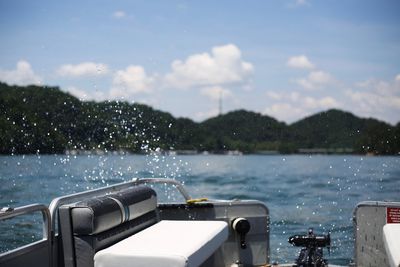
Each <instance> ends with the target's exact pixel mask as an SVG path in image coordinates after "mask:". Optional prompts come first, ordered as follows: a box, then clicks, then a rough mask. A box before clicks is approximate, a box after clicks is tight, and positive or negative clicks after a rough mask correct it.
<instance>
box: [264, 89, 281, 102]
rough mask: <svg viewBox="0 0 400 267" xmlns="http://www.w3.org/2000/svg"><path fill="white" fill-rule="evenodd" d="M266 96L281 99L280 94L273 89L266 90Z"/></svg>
mask: <svg viewBox="0 0 400 267" xmlns="http://www.w3.org/2000/svg"><path fill="white" fill-rule="evenodd" d="M266 95H267V97H268V98H270V99H273V100H281V99H282V95H281V94H279V93H276V92H273V91H268V92H267V93H266Z"/></svg>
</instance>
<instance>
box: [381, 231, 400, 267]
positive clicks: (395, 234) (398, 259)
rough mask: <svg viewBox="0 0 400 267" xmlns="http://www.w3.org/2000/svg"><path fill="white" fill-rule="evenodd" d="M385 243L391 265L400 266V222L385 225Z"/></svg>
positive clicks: (392, 266) (393, 266)
mask: <svg viewBox="0 0 400 267" xmlns="http://www.w3.org/2000/svg"><path fill="white" fill-rule="evenodd" d="M383 243H384V244H385V249H386V254H387V256H388V259H389V264H390V266H391V267H399V266H400V223H391V224H386V225H385V226H384V227H383Z"/></svg>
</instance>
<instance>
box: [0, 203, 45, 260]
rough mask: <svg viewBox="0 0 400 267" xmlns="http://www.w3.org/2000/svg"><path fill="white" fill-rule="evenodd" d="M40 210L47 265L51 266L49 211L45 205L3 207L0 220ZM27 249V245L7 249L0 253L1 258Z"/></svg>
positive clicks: (0, 211)
mask: <svg viewBox="0 0 400 267" xmlns="http://www.w3.org/2000/svg"><path fill="white" fill-rule="evenodd" d="M38 211H40V212H41V213H42V216H43V239H42V240H45V241H46V243H47V249H48V254H49V266H51V260H52V259H51V255H52V254H51V218H50V212H49V209H48V208H47V206H45V205H43V204H30V205H27V206H22V207H18V208H10V207H5V208H2V209H1V210H0V221H2V220H6V219H11V218H14V217H17V216H21V215H24V214H29V213H33V212H38ZM27 249H28V250H29V247H28V246H25V247H22V248H18V249H15V250H12V251H7V252H5V253H2V254H1V258H2V259H3V260H4V259H5V258H7V257H9V256H11V255H12V256H14V257H17V256H18V255H20V254H23V253H24V252H25V250H27Z"/></svg>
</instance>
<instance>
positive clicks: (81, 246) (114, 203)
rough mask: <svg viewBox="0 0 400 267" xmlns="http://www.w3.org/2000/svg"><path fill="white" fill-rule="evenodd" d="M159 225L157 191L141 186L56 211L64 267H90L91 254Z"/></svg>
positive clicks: (90, 199) (91, 261)
mask: <svg viewBox="0 0 400 267" xmlns="http://www.w3.org/2000/svg"><path fill="white" fill-rule="evenodd" d="M157 222H158V214H157V196H156V192H155V191H154V190H153V189H151V188H149V187H144V186H138V187H132V188H129V189H126V190H123V191H120V192H118V193H115V194H109V195H103V196H99V197H94V198H89V199H86V200H83V201H79V202H76V203H73V204H69V205H63V206H61V207H60V208H59V227H60V233H61V238H62V246H63V254H64V264H65V267H93V265H94V264H93V257H94V254H95V253H96V252H97V251H99V250H101V249H103V248H106V247H109V246H111V245H113V244H115V243H116V242H118V241H120V240H122V239H124V238H126V237H128V236H130V235H132V234H134V233H137V232H139V231H141V230H143V229H145V228H147V227H149V226H151V225H153V224H155V223H157Z"/></svg>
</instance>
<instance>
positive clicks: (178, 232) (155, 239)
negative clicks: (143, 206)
mask: <svg viewBox="0 0 400 267" xmlns="http://www.w3.org/2000/svg"><path fill="white" fill-rule="evenodd" d="M227 238H228V224H227V223H226V222H223V221H169V220H164V221H160V222H158V223H156V224H154V225H152V226H150V227H148V228H146V229H144V230H142V231H141V232H139V233H137V234H134V235H132V236H130V237H128V238H125V239H124V240H121V241H120V242H118V243H116V244H114V245H112V246H110V247H108V248H106V249H103V250H100V251H98V252H97V253H96V254H95V256H94V266H95V267H120V266H125V267H129V266H135V267H159V266H163V267H197V266H200V265H201V264H202V263H203V262H204V261H206V260H207V259H208V258H209V257H210V256H211V255H212V254H213V253H214V252H215V251H216V250H217V249H218V248H219V247H220V246H221V245H222V244H223V243H224V242H225V241H226V240H227Z"/></svg>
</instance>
